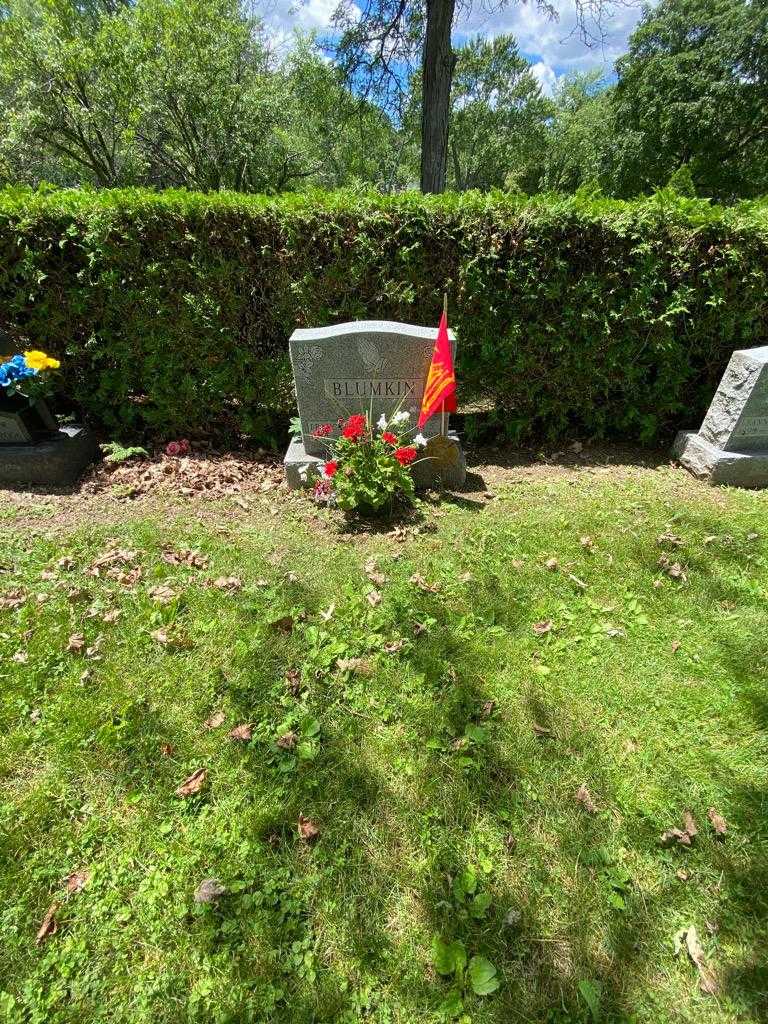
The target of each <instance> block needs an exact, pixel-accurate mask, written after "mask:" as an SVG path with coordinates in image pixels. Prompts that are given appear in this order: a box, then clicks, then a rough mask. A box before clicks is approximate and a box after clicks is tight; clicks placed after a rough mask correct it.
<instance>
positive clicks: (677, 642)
mask: <svg viewBox="0 0 768 1024" xmlns="http://www.w3.org/2000/svg"><path fill="white" fill-rule="evenodd" d="M682 646H683V645H682V642H681V641H680V640H673V641H672V643H671V644H670V649H671V651H672V653H673V654H677V652H678V651H679V650H680V648H681V647H682Z"/></svg>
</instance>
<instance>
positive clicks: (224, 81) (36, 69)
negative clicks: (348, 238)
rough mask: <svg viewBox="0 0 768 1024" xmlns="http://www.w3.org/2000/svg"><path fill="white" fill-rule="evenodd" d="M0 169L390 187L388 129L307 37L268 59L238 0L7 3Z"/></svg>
mask: <svg viewBox="0 0 768 1024" xmlns="http://www.w3.org/2000/svg"><path fill="white" fill-rule="evenodd" d="M0 139H1V140H2V141H1V142H0V176H2V177H3V178H4V179H5V180H16V181H20V180H22V181H28V182H31V183H35V182H38V181H40V180H50V181H53V182H55V183H57V184H61V185H77V184H81V183H88V184H94V185H97V186H106V187H111V186H118V185H131V184H152V185H156V186H158V187H161V188H165V187H173V186H186V187H188V188H193V189H199V190H203V191H211V190H217V189H236V190H239V191H246V192H248V191H266V192H280V191H284V190H286V189H292V188H297V187H302V186H303V185H304V184H305V183H307V182H316V183H321V184H325V185H328V186H330V187H335V186H339V185H346V184H350V183H352V182H355V181H366V182H373V183H376V184H377V185H379V186H380V187H382V188H386V187H392V184H393V182H394V180H395V179H396V163H397V160H396V153H397V147H396V145H395V132H394V127H393V125H392V123H391V121H390V120H389V118H388V117H387V115H386V114H385V113H384V112H383V111H382V110H380V109H379V108H378V107H375V106H374V105H373V104H371V103H368V102H366V101H364V100H361V99H360V98H358V97H355V96H353V95H352V94H351V93H350V91H349V90H348V89H347V88H346V86H345V84H344V82H343V80H342V77H341V75H340V73H339V71H338V70H337V69H336V68H334V67H332V66H329V65H328V64H327V63H326V62H324V61H323V60H322V58H321V56H320V54H319V52H318V50H317V47H316V45H315V44H314V42H313V41H312V40H311V39H307V40H303V41H302V40H298V41H297V46H296V48H295V49H294V50H293V52H292V53H291V55H290V57H289V58H288V59H287V60H284V61H277V60H276V59H275V58H274V57H273V56H272V55H271V53H270V51H269V47H268V46H267V43H266V39H265V37H264V35H263V33H262V30H261V26H260V23H259V22H258V20H257V19H255V18H253V17H249V16H247V15H246V14H244V13H243V10H242V9H241V6H240V4H239V2H238V0H137V2H136V4H135V5H133V4H130V5H129V4H122V3H113V2H111V0H90V2H86V3H80V2H78V4H75V3H73V2H72V0H11V6H10V7H9V8H8V10H7V16H6V18H5V19H3V20H2V21H0Z"/></svg>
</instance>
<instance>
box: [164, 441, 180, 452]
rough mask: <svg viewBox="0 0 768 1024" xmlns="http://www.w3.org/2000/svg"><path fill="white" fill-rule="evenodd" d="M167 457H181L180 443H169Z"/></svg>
mask: <svg viewBox="0 0 768 1024" xmlns="http://www.w3.org/2000/svg"><path fill="white" fill-rule="evenodd" d="M165 454H166V455H181V445H180V444H179V442H178V441H169V442H168V444H167V445H166V446H165Z"/></svg>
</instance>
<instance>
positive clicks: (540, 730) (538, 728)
mask: <svg viewBox="0 0 768 1024" xmlns="http://www.w3.org/2000/svg"><path fill="white" fill-rule="evenodd" d="M532 729H533V731H534V732H535V733H536V735H537V736H538V737H539V738H540V739H546V738H547V737H548V736H551V735H552V730H551V729H547V728H545V727H544V726H543V725H539V724H538V723H537V722H534V723H533V725H532ZM582 788H583V787H582ZM577 799H578V797H577ZM585 806H586V804H585ZM590 813H591V812H590Z"/></svg>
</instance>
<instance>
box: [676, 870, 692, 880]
mask: <svg viewBox="0 0 768 1024" xmlns="http://www.w3.org/2000/svg"><path fill="white" fill-rule="evenodd" d="M675 877H676V878H678V879H679V880H680V881H681V882H688V881H690V878H691V872H690V871H686V870H685V868H680V869H679V870H678V871H676V872H675Z"/></svg>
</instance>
